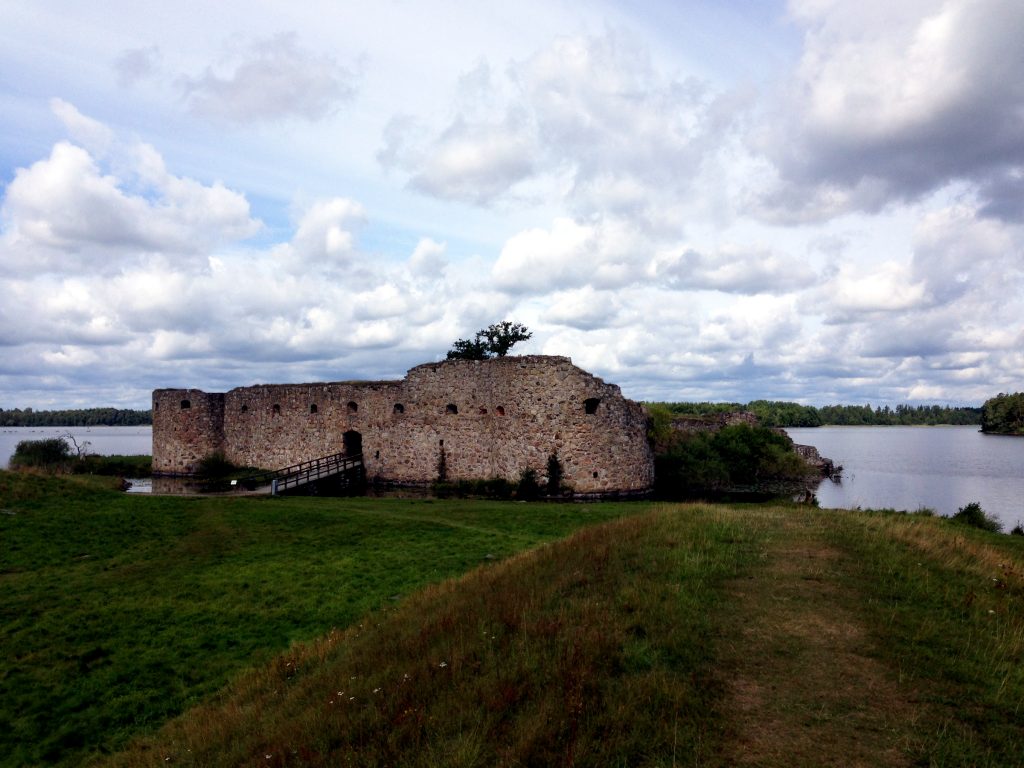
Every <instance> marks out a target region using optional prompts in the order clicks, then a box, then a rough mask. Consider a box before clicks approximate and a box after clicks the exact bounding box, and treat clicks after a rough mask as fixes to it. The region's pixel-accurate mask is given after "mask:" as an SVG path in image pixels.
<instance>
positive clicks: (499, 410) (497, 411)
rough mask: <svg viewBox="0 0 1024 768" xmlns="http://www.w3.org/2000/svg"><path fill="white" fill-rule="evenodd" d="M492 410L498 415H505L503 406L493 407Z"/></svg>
mask: <svg viewBox="0 0 1024 768" xmlns="http://www.w3.org/2000/svg"><path fill="white" fill-rule="evenodd" d="M494 412H495V413H496V414H498V415H499V416H504V415H505V406H503V405H499V406H498V407H497V408H495V409H494Z"/></svg>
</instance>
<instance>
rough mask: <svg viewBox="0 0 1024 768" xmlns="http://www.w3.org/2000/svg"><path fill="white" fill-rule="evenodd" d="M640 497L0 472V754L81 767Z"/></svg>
mask: <svg viewBox="0 0 1024 768" xmlns="http://www.w3.org/2000/svg"><path fill="white" fill-rule="evenodd" d="M641 507H642V505H636V504H601V505H596V504H591V505H554V504H515V503H499V502H467V501H459V500H453V501H432V500H417V501H410V500H391V499H324V498H273V499H272V498H257V497H249V498H232V499H221V498H199V497H191V498H190V497H147V496H142V495H128V494H123V493H119V492H116V491H114V490H111V489H110V488H109V485H104V484H103V482H102V481H100V480H95V479H91V478H82V479H68V480H62V479H55V478H47V477H39V476H22V475H18V474H15V473H6V472H5V473H0V651H2V654H0V665H2V666H0V722H2V723H5V724H9V725H7V726H5V727H2V728H0V764H2V765H12V766H13V765H28V764H66V765H74V764H79V763H80V762H82V761H83V760H84V759H85V758H86V757H87V756H88V755H90V754H93V753H96V752H103V751H108V750H111V749H115V748H117V747H118V746H119V745H120V744H122V743H123V742H124V740H125V739H126V738H127V737H129V736H131V735H132V734H135V733H138V732H140V731H144V730H146V729H148V728H151V727H153V726H155V725H158V724H160V723H162V722H164V721H165V720H166V719H167V718H168V717H170V716H172V715H174V714H177V713H179V712H181V711H182V710H183V709H184V708H185V707H187V706H189V705H191V704H193V703H195V702H196V701H198V700H200V699H201V698H203V697H205V696H208V695H209V694H211V693H213V692H215V691H217V690H218V689H219V688H221V687H222V686H223V685H224V684H225V683H226V682H227V681H228V680H229V679H231V677H232V676H234V675H236V674H237V673H238V672H239V671H240V670H242V669H244V668H245V667H247V666H250V665H253V664H260V663H263V662H266V661H268V660H270V659H271V658H272V657H273V656H274V655H275V654H276V653H279V652H280V651H282V650H284V649H287V648H288V647H289V646H290V645H291V644H292V643H295V642H297V641H302V640H309V639H312V638H315V637H317V636H318V635H321V634H323V633H326V632H327V631H329V630H330V629H331V628H334V627H346V626H348V625H349V624H350V623H351V622H352V621H354V620H355V619H357V618H359V617H361V616H363V615H365V614H366V613H367V612H368V611H371V610H373V609H376V608H379V607H381V606H383V605H391V604H394V603H395V602H397V601H399V600H400V599H402V598H403V597H405V596H407V595H409V594H411V593H413V592H414V591H416V590H417V589H419V588H421V587H422V586H424V585H425V584H428V583H431V582H436V581H439V580H441V579H444V578H447V577H450V576H453V575H456V574H459V573H462V572H464V571H466V570H467V569H470V568H473V567H475V566H477V565H480V564H481V563H490V562H493V561H495V560H498V559H501V558H505V557H508V556H509V555H510V554H512V553H514V552H518V551H520V550H522V549H524V548H527V547H530V546H533V545H536V544H538V543H540V542H543V541H547V540H550V539H554V538H558V537H561V536H564V535H566V534H567V533H569V532H571V531H573V530H575V529H577V528H579V527H581V526H584V525H587V524H590V523H595V522H600V521H604V520H608V519H610V518H614V517H617V516H621V515H624V514H630V513H633V512H636V511H639V510H640V509H641Z"/></svg>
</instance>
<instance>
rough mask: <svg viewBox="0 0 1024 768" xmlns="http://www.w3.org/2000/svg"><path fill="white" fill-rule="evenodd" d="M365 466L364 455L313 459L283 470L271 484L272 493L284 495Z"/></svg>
mask: <svg viewBox="0 0 1024 768" xmlns="http://www.w3.org/2000/svg"><path fill="white" fill-rule="evenodd" d="M362 466H363V456H362V454H355V455H352V456H346V455H345V454H343V453H335V454H332V455H330V456H323V457H321V458H319V459H311V460H310V461H304V462H301V463H300V464H295V465H293V466H291V467H287V468H285V469H283V470H279V471H278V473H277V477H275V478H274V479H273V480H272V481H271V484H270V488H271V493H273V494H274V495H277V494H279V493H284V492H285V491H287V490H289V489H290V488H297V487H299V486H301V485H306V484H307V483H312V482H315V481H316V480H322V479H324V478H326V477H333V476H334V475H339V474H343V473H347V472H352V471H355V470H359V469H361V468H362Z"/></svg>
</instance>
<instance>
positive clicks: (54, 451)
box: [10, 437, 73, 469]
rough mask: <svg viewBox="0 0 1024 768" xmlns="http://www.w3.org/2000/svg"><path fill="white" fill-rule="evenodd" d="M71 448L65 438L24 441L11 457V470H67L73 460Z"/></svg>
mask: <svg viewBox="0 0 1024 768" xmlns="http://www.w3.org/2000/svg"><path fill="white" fill-rule="evenodd" d="M72 458H73V456H72V454H71V446H70V445H68V441H67V440H65V439H64V438H63V437H50V438H46V439H45V440H22V441H21V442H20V443H18V445H17V446H16V447H15V449H14V455H13V456H11V461H10V466H11V469H23V468H28V467H33V468H39V469H53V468H62V469H66V468H67V465H68V463H69V462H70V461H71V460H72Z"/></svg>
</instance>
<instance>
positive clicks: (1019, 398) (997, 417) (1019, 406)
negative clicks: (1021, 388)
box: [981, 392, 1024, 436]
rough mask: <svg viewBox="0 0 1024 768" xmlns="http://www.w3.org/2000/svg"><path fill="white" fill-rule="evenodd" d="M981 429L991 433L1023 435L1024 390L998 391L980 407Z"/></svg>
mask: <svg viewBox="0 0 1024 768" xmlns="http://www.w3.org/2000/svg"><path fill="white" fill-rule="evenodd" d="M981 431H982V432H985V433H986V434H991V435H1018V436H1024V392H1017V393H1014V394H1012V395H1006V394H1003V393H999V394H998V395H996V396H995V397H993V398H990V399H988V400H986V401H985V404H984V405H983V406H982V407H981Z"/></svg>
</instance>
